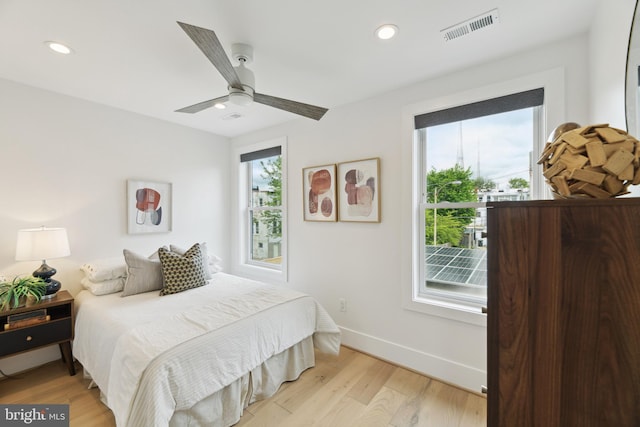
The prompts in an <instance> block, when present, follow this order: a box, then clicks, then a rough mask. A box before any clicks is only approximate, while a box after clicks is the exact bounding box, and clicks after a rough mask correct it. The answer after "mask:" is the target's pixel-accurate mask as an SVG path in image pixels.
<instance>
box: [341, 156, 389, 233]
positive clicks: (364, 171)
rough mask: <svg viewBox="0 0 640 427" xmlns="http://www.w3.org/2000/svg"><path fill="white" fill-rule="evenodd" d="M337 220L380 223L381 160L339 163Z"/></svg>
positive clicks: (372, 159) (374, 158) (375, 158)
mask: <svg viewBox="0 0 640 427" xmlns="http://www.w3.org/2000/svg"><path fill="white" fill-rule="evenodd" d="M337 168H338V171H337V180H338V220H339V221H349V222H380V158H379V157H373V158H370V159H363V160H354V161H349V162H343V163H338V166H337Z"/></svg>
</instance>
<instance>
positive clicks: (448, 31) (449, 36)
mask: <svg viewBox="0 0 640 427" xmlns="http://www.w3.org/2000/svg"><path fill="white" fill-rule="evenodd" d="M498 22H500V17H499V15H498V9H493V10H491V11H489V12H487V13H483V14H482V15H478V16H476V17H475V18H471V19H467V20H466V21H464V22H461V23H459V24H456V25H452V26H451V27H448V28H445V29H444V30H440V34H442V35H443V36H444V39H445V40H446V41H449V40H453V39H457V38H459V37H462V36H466V35H467V34H471V33H473V32H474V31H478V30H481V29H483V28H487V27H490V26H492V25H495V24H497V23H498Z"/></svg>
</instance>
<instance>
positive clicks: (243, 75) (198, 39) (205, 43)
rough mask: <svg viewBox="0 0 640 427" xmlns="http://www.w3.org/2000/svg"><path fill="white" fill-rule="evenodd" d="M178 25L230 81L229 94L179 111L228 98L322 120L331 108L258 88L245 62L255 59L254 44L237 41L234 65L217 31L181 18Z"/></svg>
mask: <svg viewBox="0 0 640 427" xmlns="http://www.w3.org/2000/svg"><path fill="white" fill-rule="evenodd" d="M178 25H180V27H182V29H183V30H184V31H185V33H187V35H188V36H189V37H191V40H193V42H194V43H195V44H196V46H198V47H199V48H200V50H201V51H202V53H204V55H205V56H206V57H207V58H208V59H209V61H211V63H212V64H213V65H214V66H215V67H216V68H217V69H218V71H219V72H220V74H222V77H224V79H225V80H226V81H227V83H229V86H228V89H229V94H228V95H224V96H220V97H218V98H214V99H210V100H208V101H203V102H200V103H198V104H194V105H190V106H188V107H184V108H181V109H179V110H176V112H179V113H197V112H198V111H202V110H204V109H206V108H210V107H213V106H214V105H216V104H222V103H224V102H227V101H230V102H232V103H234V104H237V105H249V104H251V103H252V102H254V101H255V102H258V103H260V104H264V105H268V106H270V107H275V108H279V109H280V110H284V111H288V112H291V113H294V114H299V115H301V116H305V117H309V118H311V119H314V120H320V119H321V118H322V116H324V114H325V113H326V112H327V111H328V110H327V109H326V108H322V107H317V106H315V105H309V104H304V103H302V102H297V101H291V100H288V99H283V98H277V97H275V96H271V95H265V94H263V93H258V92H255V91H254V88H255V79H254V76H253V72H252V71H251V70H249V69H248V68H245V63H248V62H251V60H252V59H253V48H252V47H251V46H249V45H247V44H243V43H236V44H234V45H233V46H232V55H233V57H234V59H236V60H237V61H238V63H239V65H238V66H237V67H234V66H233V65H232V64H231V61H230V60H229V58H228V57H227V55H226V53H225V51H224V48H223V47H222V44H220V41H219V40H218V37H217V36H216V33H214V32H213V31H212V30H208V29H206V28H201V27H196V26H194V25H189V24H185V23H184V22H178Z"/></svg>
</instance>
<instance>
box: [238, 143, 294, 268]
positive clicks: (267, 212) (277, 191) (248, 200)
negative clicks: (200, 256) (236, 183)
mask: <svg viewBox="0 0 640 427" xmlns="http://www.w3.org/2000/svg"><path fill="white" fill-rule="evenodd" d="M282 161H283V156H282V146H281V145H275V146H270V147H268V148H263V149H259V150H256V151H249V152H245V153H242V154H240V162H241V167H240V173H241V174H244V179H241V182H242V183H243V184H244V185H243V187H244V190H243V189H242V188H241V192H242V193H243V196H242V197H241V198H242V199H243V200H242V201H241V203H242V204H243V207H242V211H243V212H242V220H241V227H244V229H245V231H244V233H241V235H244V236H246V237H245V244H244V245H243V248H244V257H243V258H244V259H243V264H247V265H250V266H253V267H259V268H265V269H270V270H282V264H283V254H284V239H283V235H282V230H283V221H284V216H283V183H284V180H283V173H282V171H283V167H282Z"/></svg>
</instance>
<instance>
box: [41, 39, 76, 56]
mask: <svg viewBox="0 0 640 427" xmlns="http://www.w3.org/2000/svg"><path fill="white" fill-rule="evenodd" d="M44 44H46V45H47V47H48V48H49V49H51V50H52V51H54V52H57V53H61V54H63V55H69V54H70V53H72V52H73V49H71V48H70V47H69V46H67V45H65V44H62V43H60V42H54V41H46V42H44Z"/></svg>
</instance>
